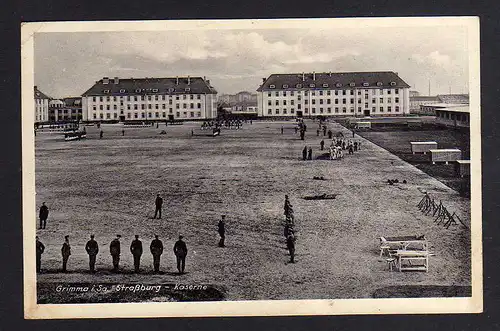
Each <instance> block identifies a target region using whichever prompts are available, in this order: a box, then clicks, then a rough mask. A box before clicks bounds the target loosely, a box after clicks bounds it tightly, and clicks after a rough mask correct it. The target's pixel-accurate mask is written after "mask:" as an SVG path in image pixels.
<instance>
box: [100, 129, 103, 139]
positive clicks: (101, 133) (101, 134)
mask: <svg viewBox="0 0 500 331" xmlns="http://www.w3.org/2000/svg"><path fill="white" fill-rule="evenodd" d="M103 135H104V132H103V131H102V130H101V131H100V132H99V139H101V138H102V136H103Z"/></svg>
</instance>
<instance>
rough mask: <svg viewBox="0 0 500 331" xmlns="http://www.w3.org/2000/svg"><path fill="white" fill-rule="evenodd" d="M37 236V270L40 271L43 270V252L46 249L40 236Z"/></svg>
mask: <svg viewBox="0 0 500 331" xmlns="http://www.w3.org/2000/svg"><path fill="white" fill-rule="evenodd" d="M35 238H36V272H40V271H41V270H42V254H43V252H44V251H45V246H44V245H43V244H42V243H41V242H40V241H39V240H38V236H36V237H35Z"/></svg>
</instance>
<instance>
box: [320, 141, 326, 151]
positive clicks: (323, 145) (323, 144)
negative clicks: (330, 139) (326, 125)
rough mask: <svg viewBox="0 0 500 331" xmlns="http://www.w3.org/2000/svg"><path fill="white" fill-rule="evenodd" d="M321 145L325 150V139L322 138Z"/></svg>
mask: <svg viewBox="0 0 500 331" xmlns="http://www.w3.org/2000/svg"><path fill="white" fill-rule="evenodd" d="M319 147H320V148H321V150H323V149H324V148H325V141H324V140H321V142H320V143H319Z"/></svg>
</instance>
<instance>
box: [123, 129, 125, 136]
mask: <svg viewBox="0 0 500 331" xmlns="http://www.w3.org/2000/svg"><path fill="white" fill-rule="evenodd" d="M124 135H125V130H124V129H122V137H123V136H124Z"/></svg>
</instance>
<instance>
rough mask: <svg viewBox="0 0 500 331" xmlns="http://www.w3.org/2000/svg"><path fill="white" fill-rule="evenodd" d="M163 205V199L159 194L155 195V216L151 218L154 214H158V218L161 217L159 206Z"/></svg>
mask: <svg viewBox="0 0 500 331" xmlns="http://www.w3.org/2000/svg"><path fill="white" fill-rule="evenodd" d="M162 205H163V199H162V198H161V196H160V195H159V194H157V195H156V200H155V206H156V209H155V216H154V217H153V218H156V215H158V219H160V218H161V206H162Z"/></svg>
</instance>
